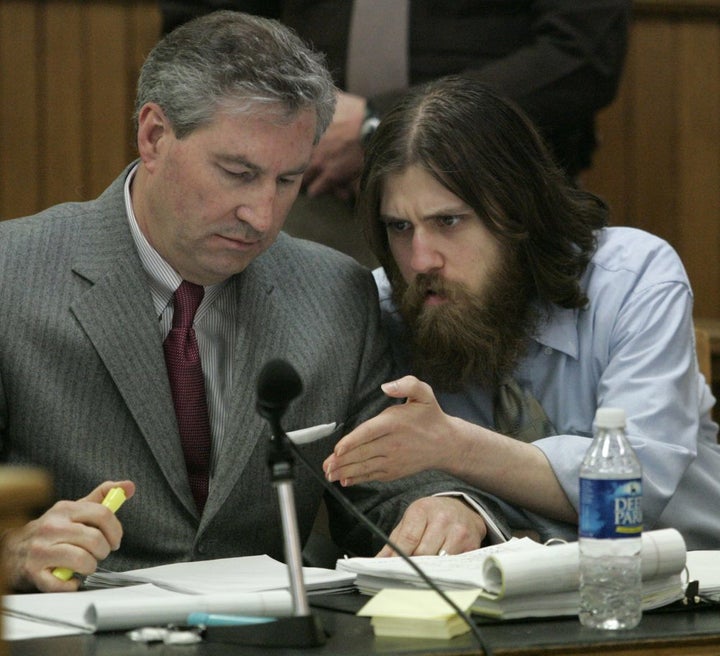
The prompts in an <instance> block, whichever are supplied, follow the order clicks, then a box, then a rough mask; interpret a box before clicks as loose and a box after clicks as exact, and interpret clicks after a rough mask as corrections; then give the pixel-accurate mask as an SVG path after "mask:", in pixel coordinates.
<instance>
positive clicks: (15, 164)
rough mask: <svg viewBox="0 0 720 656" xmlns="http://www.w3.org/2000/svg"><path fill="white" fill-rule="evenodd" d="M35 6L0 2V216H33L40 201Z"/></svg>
mask: <svg viewBox="0 0 720 656" xmlns="http://www.w3.org/2000/svg"><path fill="white" fill-rule="evenodd" d="M37 13H38V10H37V6H36V3H31V2H22V1H21V0H3V1H2V2H0V216H2V217H8V216H13V215H19V214H26V213H28V212H32V211H34V210H35V208H37V206H38V201H39V196H40V194H39V184H38V179H37V178H38V169H39V168H40V150H39V145H40V143H41V139H40V136H41V135H40V125H39V105H40V98H39V97H38V79H39V75H40V71H39V69H40V63H41V62H40V61H39V58H38V56H37V49H36V43H37V42H36V40H35V38H34V35H35V32H36V24H37Z"/></svg>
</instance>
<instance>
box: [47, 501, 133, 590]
mask: <svg viewBox="0 0 720 656" xmlns="http://www.w3.org/2000/svg"><path fill="white" fill-rule="evenodd" d="M123 503H125V490H123V489H122V488H121V487H114V488H112V489H111V490H110V492H108V493H107V494H106V495H105V498H104V499H103V500H102V505H103V506H105V507H106V508H110V510H112V511H113V512H117V509H118V508H119V507H120V506H122V505H123ZM73 574H75V572H73V571H72V570H71V569H69V568H68V567H56V568H55V569H54V570H53V575H54V576H56V577H57V578H59V579H60V580H61V581H69V580H70V579H71V578H72V577H73Z"/></svg>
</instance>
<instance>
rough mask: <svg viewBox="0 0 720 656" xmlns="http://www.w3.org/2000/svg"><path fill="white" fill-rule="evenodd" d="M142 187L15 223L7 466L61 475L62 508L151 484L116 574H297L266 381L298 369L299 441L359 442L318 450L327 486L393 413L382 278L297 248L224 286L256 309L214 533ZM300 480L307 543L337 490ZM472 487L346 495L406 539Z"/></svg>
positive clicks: (356, 546) (2, 290)
mask: <svg viewBox="0 0 720 656" xmlns="http://www.w3.org/2000/svg"><path fill="white" fill-rule="evenodd" d="M127 172H128V170H127V169H126V171H124V172H123V174H122V175H121V176H120V177H119V178H118V179H117V180H116V181H115V182H114V183H113V184H112V185H111V186H110V187H109V188H108V189H107V190H106V191H105V192H104V193H103V194H102V195H101V196H100V197H99V198H98V199H96V200H94V201H91V202H87V203H68V204H63V205H59V206H56V207H53V208H50V209H48V210H46V211H44V212H42V213H40V214H38V215H35V216H33V217H27V218H23V219H17V220H13V221H5V222H0V308H2V310H1V311H0V442H1V445H2V459H3V461H5V462H7V463H31V464H34V465H39V466H42V467H45V468H47V469H48V470H49V471H50V472H51V473H52V474H53V475H54V484H55V491H56V493H57V497H58V498H63V499H75V498H79V497H82V496H84V495H86V494H87V493H88V492H89V491H90V490H91V489H93V488H94V487H95V486H96V485H98V484H99V483H100V482H102V481H103V480H105V479H123V478H128V479H131V480H133V481H135V483H136V484H137V493H136V495H135V497H134V498H132V499H131V500H130V501H128V502H127V503H126V504H125V505H124V506H123V507H122V509H121V510H120V511H119V517H120V519H121V521H122V523H123V527H124V537H123V543H122V547H121V549H120V550H119V551H118V552H116V553H113V554H112V555H111V556H110V557H109V558H108V560H107V561H105V563H104V566H106V567H110V568H113V569H128V568H136V567H144V566H150V565H156V564H161V563H166V562H172V561H179V560H189V559H205V558H219V557H227V556H232V555H245V554H254V553H268V554H270V555H272V556H274V557H276V558H282V556H283V546H282V545H283V542H282V534H281V528H280V526H281V524H280V521H279V513H278V503H277V497H276V493H275V491H274V489H273V487H272V484H271V481H270V474H269V469H268V465H267V463H266V453H267V446H268V442H269V439H270V431H269V428H268V426H267V424H266V422H265V421H264V420H263V419H262V418H260V417H259V416H258V414H257V412H256V409H255V401H256V392H255V385H256V380H257V376H258V373H259V372H260V370H261V368H262V366H263V365H264V364H265V362H266V361H267V360H269V359H271V358H275V357H280V358H284V359H286V360H288V361H289V362H291V363H292V364H293V366H295V368H296V369H297V370H298V372H299V374H300V376H301V378H302V380H303V384H304V391H303V394H302V396H300V397H299V398H298V399H296V400H295V401H294V402H293V403H292V404H291V406H290V408H289V410H288V412H287V413H286V415H285V417H284V420H283V426H284V428H285V429H286V430H293V429H298V428H302V427H306V426H312V425H316V424H320V423H327V422H332V421H335V422H337V423H338V424H339V425H340V424H342V425H343V427H342V428H340V429H338V431H336V433H335V434H333V435H331V436H329V437H327V438H325V439H323V440H320V441H318V442H315V443H313V444H310V445H306V446H304V447H302V448H303V450H304V452H305V455H306V456H307V458H309V459H310V460H311V462H312V463H313V464H314V465H315V467H316V468H317V471H320V464H321V462H322V460H323V458H325V457H326V456H327V455H328V454H329V453H330V451H331V449H332V447H333V444H334V443H335V441H336V440H337V439H339V437H340V436H341V434H344V433H345V432H347V431H348V430H350V429H351V428H352V427H353V426H354V425H356V424H357V423H358V422H360V421H362V420H364V419H367V418H369V417H371V416H373V415H375V414H376V413H377V412H378V411H379V410H380V409H381V408H382V407H383V406H384V404H385V401H384V398H383V395H382V393H381V392H380V389H379V386H380V383H381V382H383V381H384V380H387V379H389V377H390V356H389V352H388V350H387V344H386V341H385V338H384V336H383V334H382V332H381V329H380V322H379V311H378V303H377V292H376V290H375V286H374V283H373V280H372V277H371V275H370V273H369V272H368V271H366V270H365V269H363V268H362V267H360V266H359V265H358V264H356V263H355V262H354V261H353V260H351V259H350V258H348V257H346V256H344V255H341V254H339V253H336V252H334V251H331V250H330V249H327V248H325V247H323V246H320V245H317V244H313V243H310V242H303V241H299V240H294V239H292V238H290V237H288V236H287V235H284V234H281V235H280V237H279V238H278V240H277V242H276V243H275V244H274V245H273V246H272V247H271V248H270V249H269V250H268V251H267V252H266V253H264V254H263V255H262V256H261V257H260V258H258V259H257V260H255V261H254V262H253V263H252V264H251V265H250V266H249V267H248V268H247V269H246V270H245V271H244V272H243V273H241V274H239V275H237V276H235V277H234V278H233V279H232V280H231V281H230V282H229V284H228V285H227V286H226V288H225V292H224V293H228V294H232V295H233V296H234V297H235V298H236V299H237V303H238V304H239V306H240V312H239V313H238V316H239V317H240V322H241V327H240V330H239V331H238V340H237V343H236V344H235V347H234V358H235V380H234V386H233V393H232V396H233V398H234V399H235V400H236V402H235V405H234V408H233V412H232V417H231V421H230V425H229V427H228V435H227V437H226V439H225V441H224V446H223V449H224V451H223V453H222V454H221V457H220V458H219V464H218V466H217V469H216V471H215V473H214V478H213V483H212V485H211V489H210V493H209V497H208V501H207V505H206V507H205V511H204V513H203V515H202V517H198V516H197V512H196V510H195V507H194V504H193V500H192V496H191V493H190V489H189V485H188V481H187V475H186V470H185V464H184V460H183V454H182V450H181V447H180V440H179V435H178V429H177V425H176V421H175V415H174V411H173V405H172V400H171V394H170V387H169V383H168V378H167V372H166V368H165V361H164V358H163V350H162V344H161V335H160V331H159V328H158V318H157V316H156V315H155V311H154V308H153V304H152V300H151V296H150V292H149V288H148V285H147V282H146V277H145V273H144V270H143V268H142V266H141V264H140V260H139V258H138V256H137V253H136V250H135V247H134V243H133V241H132V238H131V235H130V231H129V227H128V222H127V218H126V213H125V206H124V200H123V183H124V180H125V177H126V175H127ZM295 473H296V480H295V501H296V506H297V511H298V518H299V525H300V531H301V539H302V540H303V541H304V540H305V539H306V538H307V536H308V534H309V532H310V529H311V527H312V523H313V519H314V517H315V514H316V512H317V509H318V505H319V503H320V501H321V498H322V495H323V490H322V488H321V486H320V485H319V484H318V483H317V482H316V481H315V480H313V479H312V478H311V477H310V475H309V474H308V472H307V471H306V470H305V468H304V467H302V466H299V465H298V466H296V468H295ZM466 487H467V486H464V485H461V484H460V483H459V482H458V481H455V480H454V479H452V480H451V479H449V478H445V477H440V476H438V475H436V474H428V475H423V476H421V477H413V478H411V479H405V480H403V481H398V482H396V483H393V484H384V485H376V486H359V487H355V488H350V489H348V490H347V491H346V493H347V495H348V496H349V497H350V498H352V499H353V500H355V502H356V503H357V504H358V505H359V506H360V507H361V508H362V509H363V510H365V511H366V512H368V513H369V514H370V515H371V516H372V517H373V519H375V520H376V521H377V522H379V524H380V525H381V526H382V527H383V528H384V529H386V530H390V529H391V528H392V527H393V526H394V525H395V524H396V523H397V521H398V520H399V518H400V516H401V515H402V512H403V511H404V509H405V507H406V506H407V504H408V503H409V502H410V501H412V500H413V499H415V498H418V497H421V496H426V495H428V494H431V493H433V492H435V491H440V490H445V489H448V488H451V489H459V490H466ZM467 491H470V490H467ZM333 505H334V504H331V508H332V510H331V514H332V515H333V519H335V521H333V519H331V529H333V530H334V533H335V535H336V537H338V538H340V537H342V538H347V541H348V542H347V543H346V544H345V545H344V546H346V548H348V550H349V551H351V552H353V553H360V554H368V553H371V552H372V550H374V549H375V548H377V546H378V544H377V543H375V544H371V541H370V539H369V535H368V534H367V533H366V532H365V531H364V530H363V529H361V528H360V527H359V526H358V525H357V522H356V521H355V520H352V519H347V518H343V517H341V516H340V514H336V513H335V512H333V511H334V510H337V508H333V507H332V506H333Z"/></svg>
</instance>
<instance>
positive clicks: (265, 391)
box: [257, 359, 303, 420]
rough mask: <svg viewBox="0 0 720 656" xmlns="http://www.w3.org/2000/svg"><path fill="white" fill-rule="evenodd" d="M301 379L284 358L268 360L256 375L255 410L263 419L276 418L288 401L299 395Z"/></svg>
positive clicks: (282, 411)
mask: <svg viewBox="0 0 720 656" xmlns="http://www.w3.org/2000/svg"><path fill="white" fill-rule="evenodd" d="M302 387H303V385H302V381H301V380H300V376H299V375H298V372H297V371H295V368H294V367H293V366H292V365H291V364H290V363H289V362H286V361H285V360H280V359H275V360H270V361H269V362H267V363H266V364H265V366H264V367H263V368H262V371H261V372H260V375H259V376H258V382H257V411H258V413H259V414H260V416H262V417H264V418H265V419H274V418H277V419H278V420H279V419H280V418H281V417H282V416H283V415H284V414H285V411H286V410H287V407H288V406H289V405H290V402H291V401H292V400H293V399H295V398H296V397H298V396H300V393H301V392H302Z"/></svg>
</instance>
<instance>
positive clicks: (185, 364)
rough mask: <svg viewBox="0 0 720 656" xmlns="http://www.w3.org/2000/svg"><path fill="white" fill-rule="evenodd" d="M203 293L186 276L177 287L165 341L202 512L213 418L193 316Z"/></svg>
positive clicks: (183, 441)
mask: <svg viewBox="0 0 720 656" xmlns="http://www.w3.org/2000/svg"><path fill="white" fill-rule="evenodd" d="M204 293H205V290H204V289H203V288H202V287H201V286H200V285H195V284H193V283H191V282H187V281H185V280H184V281H183V282H182V283H181V285H180V287H178V288H177V290H176V291H175V296H174V300H173V304H174V308H175V309H174V312H173V325H172V329H171V330H170V333H169V334H168V336H167V338H166V339H165V343H164V345H163V346H164V349H165V362H166V363H167V370H168V378H169V379H170V388H171V389H172V395H173V403H174V404H175V414H176V415H177V422H178V428H179V429H180V442H181V444H182V448H183V452H184V453H185V464H186V465H187V471H188V478H189V480H190V489H191V491H192V493H193V497H195V503H196V505H197V508H198V511H199V512H200V513H201V514H202V510H203V507H204V506H205V500H206V499H207V494H208V478H209V471H210V420H209V418H208V408H207V398H206V396H205V381H204V379H203V372H202V367H201V365H200V350H199V349H198V343H197V338H196V337H195V330H194V329H193V319H194V318H195V312H196V311H197V309H198V306H199V305H200V301H202V297H203V294H204Z"/></svg>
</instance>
